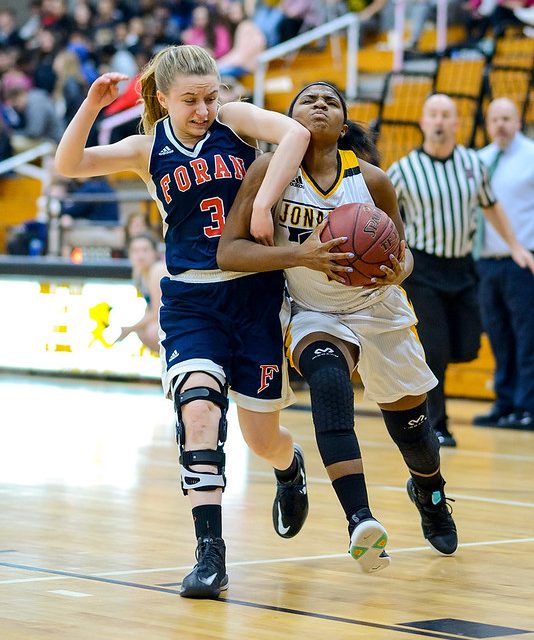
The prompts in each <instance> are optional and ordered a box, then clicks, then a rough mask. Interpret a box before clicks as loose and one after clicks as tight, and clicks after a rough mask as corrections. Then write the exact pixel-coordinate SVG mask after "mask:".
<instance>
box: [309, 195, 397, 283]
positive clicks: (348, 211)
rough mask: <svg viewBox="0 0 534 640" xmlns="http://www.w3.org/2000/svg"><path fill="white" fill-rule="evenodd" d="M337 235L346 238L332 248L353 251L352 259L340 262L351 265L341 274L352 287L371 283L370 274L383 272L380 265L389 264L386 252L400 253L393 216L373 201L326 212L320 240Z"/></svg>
mask: <svg viewBox="0 0 534 640" xmlns="http://www.w3.org/2000/svg"><path fill="white" fill-rule="evenodd" d="M340 237H346V238H347V240H346V242H343V243H342V244H339V245H337V247H334V248H333V249H332V250H331V251H332V252H341V253H348V252H352V253H354V258H352V259H351V260H341V261H340V262H339V264H342V265H344V266H351V267H352V268H353V269H354V271H353V272H352V273H344V274H343V277H344V278H345V279H346V280H348V282H347V284H348V285H350V286H353V287H357V286H361V285H368V284H371V282H370V279H371V278H374V277H380V276H383V275H384V272H383V271H382V270H381V269H380V265H382V264H385V265H387V266H388V267H392V264H391V261H390V259H389V256H390V255H391V254H393V255H394V256H395V257H398V256H399V250H400V237H399V233H398V231H397V228H396V227H395V224H394V222H393V220H392V219H391V218H390V217H389V216H388V215H387V214H386V213H384V211H382V209H379V208H378V207H375V206H374V205H372V204H367V203H363V202H353V203H350V204H344V205H341V206H340V207H337V208H336V209H334V210H333V211H331V212H330V213H329V215H328V222H327V224H326V226H325V228H324V229H323V231H322V233H321V241H322V242H328V241H329V240H333V239H334V238H340Z"/></svg>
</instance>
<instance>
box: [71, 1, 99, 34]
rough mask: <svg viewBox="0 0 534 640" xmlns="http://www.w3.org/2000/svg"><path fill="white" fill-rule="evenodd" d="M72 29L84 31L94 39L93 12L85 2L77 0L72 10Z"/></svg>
mask: <svg viewBox="0 0 534 640" xmlns="http://www.w3.org/2000/svg"><path fill="white" fill-rule="evenodd" d="M72 20H73V25H72V26H73V31H81V32H82V33H85V35H86V36H87V37H88V38H91V40H93V39H94V25H93V12H92V11H91V7H90V6H89V5H88V4H87V3H86V2H77V3H76V5H75V6H74V10H73V12H72Z"/></svg>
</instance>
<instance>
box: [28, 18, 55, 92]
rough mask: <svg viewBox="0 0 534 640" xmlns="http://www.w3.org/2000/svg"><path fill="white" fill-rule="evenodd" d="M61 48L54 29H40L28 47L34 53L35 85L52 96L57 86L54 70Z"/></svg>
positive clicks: (33, 72) (33, 71)
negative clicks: (57, 54) (56, 56)
mask: <svg viewBox="0 0 534 640" xmlns="http://www.w3.org/2000/svg"><path fill="white" fill-rule="evenodd" d="M58 47H59V38H58V35H57V34H56V33H55V32H54V31H52V29H39V30H38V31H37V33H36V34H35V37H34V38H33V39H32V41H31V42H30V43H28V45H27V49H29V50H30V51H31V52H32V54H33V55H32V58H33V59H32V62H31V64H32V67H33V69H32V74H33V84H34V85H35V87H36V88H37V89H43V90H44V91H46V92H47V93H49V94H51V93H52V92H53V91H54V86H55V84H56V74H55V72H54V69H53V64H54V57H55V55H56V53H57V50H58Z"/></svg>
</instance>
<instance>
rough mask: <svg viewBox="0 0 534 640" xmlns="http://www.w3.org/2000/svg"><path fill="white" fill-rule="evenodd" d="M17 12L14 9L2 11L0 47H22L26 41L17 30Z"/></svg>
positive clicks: (0, 17) (0, 16) (0, 14)
mask: <svg viewBox="0 0 534 640" xmlns="http://www.w3.org/2000/svg"><path fill="white" fill-rule="evenodd" d="M16 16H17V14H16V12H15V11H14V10H13V9H9V8H6V9H0V45H2V46H6V47H21V46H22V45H23V43H24V40H23V39H22V38H21V37H20V34H19V32H18V29H17V21H16Z"/></svg>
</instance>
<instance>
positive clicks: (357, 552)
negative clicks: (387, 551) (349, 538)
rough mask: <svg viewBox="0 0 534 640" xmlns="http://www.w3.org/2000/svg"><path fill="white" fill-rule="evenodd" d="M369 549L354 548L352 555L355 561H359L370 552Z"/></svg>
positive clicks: (351, 551)
mask: <svg viewBox="0 0 534 640" xmlns="http://www.w3.org/2000/svg"><path fill="white" fill-rule="evenodd" d="M368 549H369V548H368V547H352V549H351V550H350V555H351V556H352V557H353V558H354V559H355V560H359V559H360V558H361V557H362V556H363V554H364V553H365V552H366V551H368Z"/></svg>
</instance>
